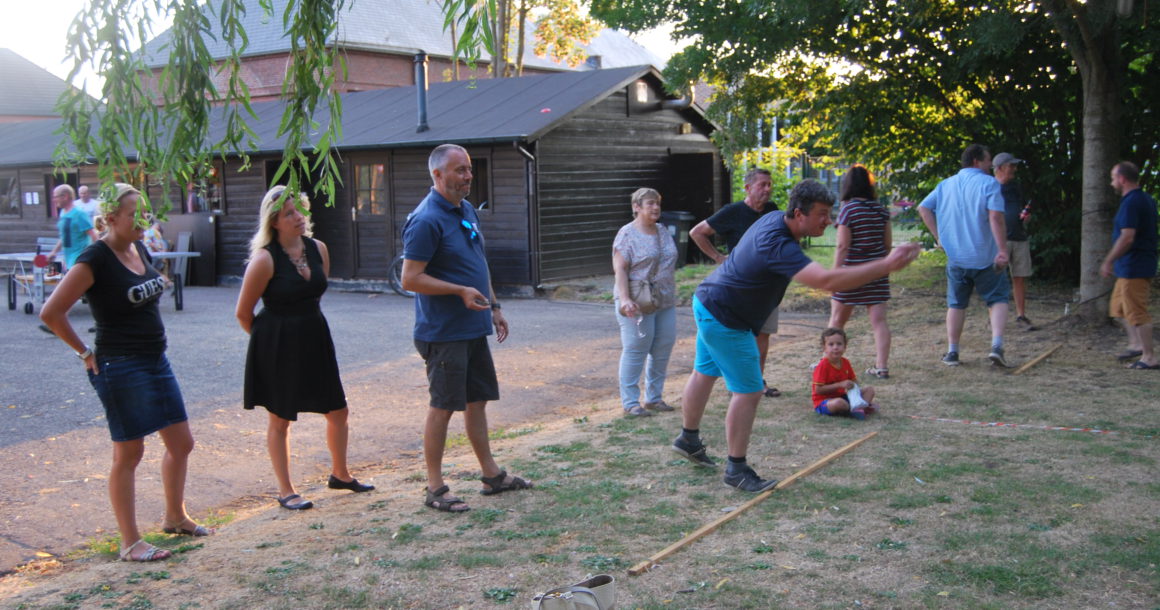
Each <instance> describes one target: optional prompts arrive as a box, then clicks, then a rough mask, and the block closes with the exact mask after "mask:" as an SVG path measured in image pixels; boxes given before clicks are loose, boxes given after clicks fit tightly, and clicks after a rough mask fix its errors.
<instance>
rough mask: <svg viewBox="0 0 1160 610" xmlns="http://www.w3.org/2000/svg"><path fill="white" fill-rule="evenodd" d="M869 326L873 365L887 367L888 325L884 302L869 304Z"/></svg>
mask: <svg viewBox="0 0 1160 610" xmlns="http://www.w3.org/2000/svg"><path fill="white" fill-rule="evenodd" d="M867 309H869V312H870V327H871V328H873V329H874V366H875V367H877V368H880V369H885V368H888V367H887V362H888V361H889V360H890V325H889V324H887V323H886V303H878V304H877V305H870V306H869V307H868V308H867Z"/></svg>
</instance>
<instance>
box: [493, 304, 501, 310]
mask: <svg viewBox="0 0 1160 610" xmlns="http://www.w3.org/2000/svg"><path fill="white" fill-rule="evenodd" d="M501 309H503V305H500V304H499V303H492V304H491V310H492V311H499V310H501Z"/></svg>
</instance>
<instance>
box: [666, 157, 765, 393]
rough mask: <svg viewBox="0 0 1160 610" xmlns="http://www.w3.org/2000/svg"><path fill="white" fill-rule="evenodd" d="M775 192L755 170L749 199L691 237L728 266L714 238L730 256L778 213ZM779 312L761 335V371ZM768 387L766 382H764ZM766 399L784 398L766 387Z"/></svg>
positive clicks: (750, 177) (700, 226) (748, 184)
mask: <svg viewBox="0 0 1160 610" xmlns="http://www.w3.org/2000/svg"><path fill="white" fill-rule="evenodd" d="M772 190H773V178H772V176H771V175H770V173H769V170H767V169H762V168H760V167H755V168H753V169H751V170H749V171H748V172H747V173H746V174H745V199H743V200H741V201H735V202H733V203H730V204H728V205H726V206H725V207H723V208H721V209H720V210H717V212H716V213H714V214H713V215H712V216H710V217H709V218H707V219H705V220H702V221H701V222H699V223H697V226H695V227H693V229H692V230H691V231H689V237H690V238H691V239H692V240H693V243H695V244H697V248H699V249H700V250H701V252H703V253H705V256H708V257H709V258H710V259H712V260H713V262H715V263H717V264H721V263H723V262H725V255H724V254H721V253H720V252H719V251H718V250H717V248H715V247H714V246H713V241H712V238H713V236H714V235H720V236H721V237H722V238H724V239H725V246H726V248H727V250H726V251H727V252H732V251H733V249H734V248H736V247H737V242H739V241H741V236H742V235H745V232H746V231H748V230H749V227H751V226H753V223H755V222H757V219H758V218H761V217H762V216H763V215H765V214H768V213H769V212H772V211H774V210H776V209H777V206H776V205H775V204H774V203H773V202H772V201H770V200H769V193H770V191H772ZM777 320H778V318H777V310H776V309H774V310H773V313H771V314H769V319H767V320H766V321H765V324H763V325H762V327H761V332H760V333H757V351H758V352H759V353H760V354H761V370H762V371H765V358H766V356H767V355H768V354H769V336H770V335H772V334H775V333H776V332H777ZM763 383H764V382H763ZM765 395H766V396H769V397H770V398H776V397H778V396H781V392H780V391H778V389H777V388H774V387H770V386H769V385H766V386H765Z"/></svg>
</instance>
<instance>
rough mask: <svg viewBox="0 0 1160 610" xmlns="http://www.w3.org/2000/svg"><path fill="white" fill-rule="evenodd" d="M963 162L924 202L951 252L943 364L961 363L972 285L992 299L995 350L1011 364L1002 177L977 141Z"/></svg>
mask: <svg viewBox="0 0 1160 610" xmlns="http://www.w3.org/2000/svg"><path fill="white" fill-rule="evenodd" d="M962 166H963V168H962V169H961V170H959V173H957V174H955V175H954V176H951V177H950V178H947V179H946V180H943V181H942V182H940V183H939V184H938V186H937V187H935V189H934V190H933V191H931V192H930V194H929V195H927V196H926V199H923V200H922V203H921V204H920V205H919V207H918V213H919V215H920V216H922V222H923V223H925V224H926V228H927V229H930V233H931V235H933V236H934V239H935V242H936V243H938V244H939V245H941V246H942V248H943V250H945V251H946V253H947V268H946V275H947V353H946V355H945V356H943V358H942V361H943V364H945V365H947V366H958V365H959V364H960V362H959V338H960V337H961V336H962V334H963V323H964V322H965V321H966V319H967V305H968V304H969V303H970V300H971V290H972V289H973V290H975V291H976V292H978V293H979V298H981V299H983V300H984V301H986V303H987V308H988V309H989V310H990V318H991V353H990V354H988V355H987V357H988V358H989V359H990V360H991V362H992V363H993V364H995V365H996V366H1002V367H1005V366H1007V359H1006V357H1004V354H1003V328H1004V327H1005V326H1006V325H1007V299H1008V298H1009V297H1010V295H1011V284H1010V283H1009V282H1008V281H1007V273H1006V271H1005V268H1006V267H1007V262H1008V257H1007V222H1006V220H1005V219H1004V216H1003V213H1004V205H1003V195H1002V193H1001V191H1000V189H999V182H998V181H997V180H995V178H994V177H993V176H991V174H990V171H991V151H990V150H988V149H987V147H986V146H983V145H981V144H971V145H970V146H968V147H967V148H966V150H964V151H963V157H962Z"/></svg>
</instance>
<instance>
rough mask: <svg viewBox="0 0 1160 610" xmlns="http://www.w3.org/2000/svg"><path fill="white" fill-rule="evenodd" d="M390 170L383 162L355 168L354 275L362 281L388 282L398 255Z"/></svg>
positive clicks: (352, 214) (369, 163) (353, 211)
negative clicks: (392, 223) (395, 243)
mask: <svg viewBox="0 0 1160 610" xmlns="http://www.w3.org/2000/svg"><path fill="white" fill-rule="evenodd" d="M389 172H390V166H389V164H388V163H387V162H386V160H385V159H384V160H382V161H381V162H356V163H355V164H354V191H355V193H354V195H355V197H354V205H353V206H351V210H350V214H351V221H352V222H353V223H354V227H353V229H354V230H353V231H352V233H353V234H354V240H353V241H354V262H355V271H354V275H355V277H358V278H386V277H387V268H388V267H390V265H391V260H390V256H391V253H392V252H394V251H395V246H394V243H393V240H394V231H393V230H391V222H390V219H391V209H390V207H391V204H390V201H391V199H390V192H389V188H390V187H389V180H388V173H389Z"/></svg>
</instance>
